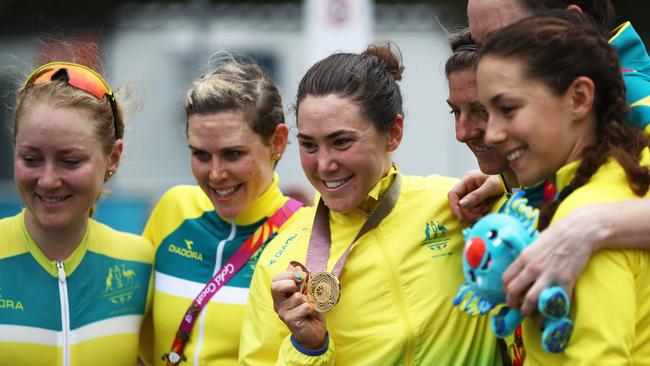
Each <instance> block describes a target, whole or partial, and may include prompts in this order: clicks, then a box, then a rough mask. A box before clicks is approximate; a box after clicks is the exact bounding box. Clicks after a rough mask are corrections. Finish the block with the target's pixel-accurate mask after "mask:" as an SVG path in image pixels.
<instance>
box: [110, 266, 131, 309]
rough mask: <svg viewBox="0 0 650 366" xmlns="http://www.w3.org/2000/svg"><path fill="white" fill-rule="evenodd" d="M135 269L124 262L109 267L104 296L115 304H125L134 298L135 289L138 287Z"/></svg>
mask: <svg viewBox="0 0 650 366" xmlns="http://www.w3.org/2000/svg"><path fill="white" fill-rule="evenodd" d="M135 275H136V274H135V271H134V270H133V269H129V268H127V267H126V266H125V265H124V264H122V265H121V266H118V265H117V264H116V265H114V266H112V267H109V268H108V271H107V274H106V288H105V289H104V297H106V298H108V299H109V300H110V301H111V302H112V303H113V304H124V303H127V302H128V301H129V300H131V299H132V298H133V291H135V290H136V289H138V287H139V286H138V285H137V284H136V283H135Z"/></svg>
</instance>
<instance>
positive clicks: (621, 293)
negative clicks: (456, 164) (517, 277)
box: [477, 12, 650, 365]
mask: <svg viewBox="0 0 650 366" xmlns="http://www.w3.org/2000/svg"><path fill="white" fill-rule="evenodd" d="M477 73H478V74H477V75H478V76H477V82H478V89H479V99H480V100H481V102H482V103H483V104H484V105H485V106H486V108H487V110H488V113H489V119H488V126H487V131H486V136H485V139H486V143H488V144H489V145H491V146H494V147H496V148H497V149H498V150H499V151H500V152H501V153H502V154H503V155H504V156H506V158H507V159H508V162H509V165H510V167H511V168H512V169H513V170H514V172H515V174H516V176H517V179H518V180H519V182H520V184H522V185H524V186H535V185H536V184H537V183H538V182H541V181H545V180H548V181H552V182H554V184H555V186H556V187H557V191H558V194H557V195H556V196H555V199H554V200H553V202H551V203H549V204H547V205H545V206H542V208H541V215H540V220H539V225H538V229H540V230H544V229H545V228H547V227H549V225H550V226H551V227H552V226H553V225H554V224H555V223H556V222H557V221H558V220H560V219H561V218H563V217H565V216H566V215H568V214H569V213H571V212H572V211H574V210H577V209H578V208H580V207H584V206H586V205H589V204H593V203H599V202H616V201H623V200H627V199H634V198H638V197H646V198H647V197H650V195H649V194H648V187H649V184H650V171H649V167H650V151H649V149H648V147H647V145H646V139H645V137H644V135H643V133H642V131H641V130H640V129H637V128H634V127H632V126H630V125H629V124H627V123H625V121H624V118H623V116H624V114H625V111H626V100H625V85H624V83H623V80H622V78H621V73H620V69H619V64H618V57H617V55H616V52H615V50H614V49H613V48H612V47H611V46H610V45H609V44H608V43H607V40H606V39H604V38H603V37H602V36H601V35H600V33H599V31H598V29H597V28H596V27H594V26H593V25H592V24H591V23H589V22H586V21H584V18H582V17H581V16H579V15H577V14H574V13H570V12H558V13H555V12H554V13H552V14H548V15H545V16H540V17H533V18H528V19H524V20H522V21H519V22H516V23H514V24H512V25H510V26H508V27H506V28H504V29H501V30H500V31H497V32H496V33H495V34H494V35H492V36H491V37H490V38H489V39H488V41H487V43H485V45H484V46H483V49H482V51H481V58H480V62H479V66H478V71H477ZM648 273H650V252H647V251H639V250H618V251H613V250H602V251H601V252H599V253H597V254H595V255H594V256H593V258H592V259H591V260H590V262H589V264H588V265H587V267H586V269H585V271H584V272H583V274H582V275H581V276H580V277H579V278H578V281H577V283H576V287H575V291H574V297H573V303H572V306H571V308H572V309H571V317H572V318H573V319H574V324H575V330H574V333H573V336H572V338H571V341H570V342H569V344H568V347H567V348H566V350H565V352H564V353H563V354H549V353H545V352H543V351H542V345H541V340H540V338H541V333H540V331H539V328H540V324H537V322H536V321H535V320H534V319H533V318H527V319H526V320H525V321H524V324H523V336H524V344H525V346H526V353H527V361H526V362H529V363H531V364H540V365H597V364H647V363H648V362H649V361H650V348H648V347H647V344H648V343H649V342H650V305H649V303H648V300H647V299H649V298H650V276H648Z"/></svg>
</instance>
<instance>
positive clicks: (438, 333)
mask: <svg viewBox="0 0 650 366" xmlns="http://www.w3.org/2000/svg"><path fill="white" fill-rule="evenodd" d="M393 174H399V173H398V172H396V171H395V170H393V171H392V172H391V174H389V176H388V177H386V178H384V179H382V180H381V181H380V182H379V183H378V184H377V185H376V186H375V187H374V188H373V189H372V190H371V192H370V195H369V197H368V199H367V200H366V202H365V203H364V204H363V205H362V207H372V206H373V203H376V201H377V200H378V199H379V197H380V196H381V194H382V193H383V192H384V191H385V190H386V189H387V187H388V186H389V185H390V182H391V181H392V179H393ZM455 182H456V181H455V180H454V179H451V178H445V177H440V176H430V177H426V178H422V177H406V176H405V177H403V179H402V189H401V192H400V195H399V198H398V201H397V203H396V206H395V207H394V209H393V210H392V212H391V213H390V214H389V215H388V216H387V217H386V218H385V219H384V220H383V221H382V222H381V223H380V224H379V226H378V227H376V228H375V229H373V230H371V231H369V232H368V233H366V234H365V235H363V236H362V237H361V238H360V239H359V240H358V241H357V242H356V243H355V244H354V245H353V246H352V249H351V252H350V255H349V257H348V260H347V262H346V264H345V266H344V267H343V270H342V272H341V275H340V278H339V280H340V283H341V289H342V294H341V298H340V302H339V303H338V305H336V307H335V308H334V309H333V310H331V311H330V312H328V313H326V314H325V318H326V324H327V329H328V332H329V341H328V347H327V349H326V350H324V352H323V353H321V354H318V355H308V354H304V353H302V352H301V351H299V350H298V349H296V347H295V346H294V345H293V343H292V341H291V337H290V334H289V330H288V328H287V327H286V325H285V324H284V323H283V322H282V321H281V320H280V319H279V318H278V316H277V314H276V313H275V311H274V310H273V301H272V298H271V292H270V284H271V279H272V278H273V276H274V275H276V274H277V273H280V272H284V271H286V269H287V266H288V264H289V262H290V261H293V260H295V261H298V262H301V263H305V262H306V253H307V247H308V241H309V236H310V232H311V227H312V221H313V218H314V213H315V209H314V208H306V209H303V210H302V211H300V212H298V213H297V214H296V215H294V216H297V217H296V218H295V220H293V221H291V222H290V223H288V224H287V225H286V227H285V228H284V230H283V232H282V233H280V234H279V235H278V236H277V237H276V238H275V239H274V240H273V241H272V242H271V243H270V244H269V245H268V247H267V248H266V250H265V251H264V253H262V255H261V257H260V260H259V262H258V265H257V268H256V270H255V275H254V277H253V282H252V284H251V291H250V295H249V298H248V306H247V307H246V311H245V317H244V324H243V327H242V338H241V345H240V364H242V365H251V366H253V365H255V366H257V365H355V366H363V365H452V366H453V365H459V366H460V365H479V366H480V365H497V364H500V359H499V356H498V352H497V348H496V337H495V336H494V335H493V334H492V333H491V332H490V330H489V325H488V320H487V318H486V317H480V318H470V317H469V316H467V314H465V313H462V312H461V311H460V310H458V309H456V308H454V307H452V300H453V297H454V293H455V291H456V289H457V288H458V286H459V285H460V284H461V283H462V282H463V274H462V271H461V268H462V266H461V254H462V251H463V237H462V233H461V229H462V227H461V225H460V223H459V222H458V221H457V220H456V219H455V218H454V216H453V214H452V212H451V210H450V208H449V203H448V200H447V192H448V191H449V189H450V188H451V187H452V185H453V184H454V183H455ZM329 218H330V225H331V237H332V246H331V252H330V257H329V262H328V266H327V268H328V269H329V270H331V269H332V268H333V266H334V264H335V262H336V261H337V260H338V258H339V257H340V256H341V254H342V253H343V251H344V250H345V248H346V247H347V246H348V244H349V243H350V242H351V240H352V239H353V238H354V236H355V235H356V233H357V232H358V231H359V229H360V228H361V226H362V225H363V223H364V222H365V220H366V218H367V212H365V211H363V210H361V209H354V210H352V211H351V212H348V213H337V212H330V216H329Z"/></svg>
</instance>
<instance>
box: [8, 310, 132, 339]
mask: <svg viewBox="0 0 650 366" xmlns="http://www.w3.org/2000/svg"><path fill="white" fill-rule="evenodd" d="M141 323H142V316H141V315H124V316H118V317H115V318H110V319H105V320H100V321H97V322H94V323H91V324H88V325H84V326H83V327H81V328H77V329H74V330H72V331H71V334H70V340H71V345H75V344H77V343H82V342H85V341H88V340H92V339H97V338H101V337H106V336H111V335H119V334H138V333H139V332H140V325H141ZM62 339H63V337H62V332H60V331H59V332H57V331H54V330H49V329H43V328H37V327H27V326H21V325H7V324H0V343H8V342H11V343H29V344H41V345H46V346H57V347H61V346H63V343H62Z"/></svg>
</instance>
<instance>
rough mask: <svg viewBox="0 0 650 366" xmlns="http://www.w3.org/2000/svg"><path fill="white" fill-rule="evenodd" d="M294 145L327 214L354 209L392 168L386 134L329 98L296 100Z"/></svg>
mask: <svg viewBox="0 0 650 366" xmlns="http://www.w3.org/2000/svg"><path fill="white" fill-rule="evenodd" d="M298 142H299V143H300V161H301V164H302V169H303V170H304V172H305V175H306V176H307V178H308V179H309V181H310V182H311V184H312V185H313V186H314V188H315V189H316V190H318V192H319V193H320V194H321V196H322V197H323V200H324V201H325V204H326V205H327V206H328V207H329V209H331V210H333V211H339V212H346V211H349V210H351V209H353V208H355V207H358V206H359V205H360V204H361V203H362V202H363V201H364V200H365V199H366V197H367V196H368V193H369V192H370V190H371V189H372V187H374V186H375V184H377V182H379V180H380V179H381V178H382V177H384V176H385V175H386V174H387V173H388V171H389V170H390V167H391V166H392V161H391V156H390V151H391V148H390V147H389V143H388V134H387V133H380V132H378V131H377V129H376V128H375V126H374V125H373V123H372V122H371V121H370V120H368V119H366V118H364V117H363V116H362V115H361V114H360V111H359V107H358V106H357V105H356V104H354V103H353V102H352V101H350V100H349V99H347V98H340V97H338V96H335V95H333V94H330V95H327V96H324V97H314V96H307V97H305V99H303V100H302V101H301V102H300V107H299V110H298Z"/></svg>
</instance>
